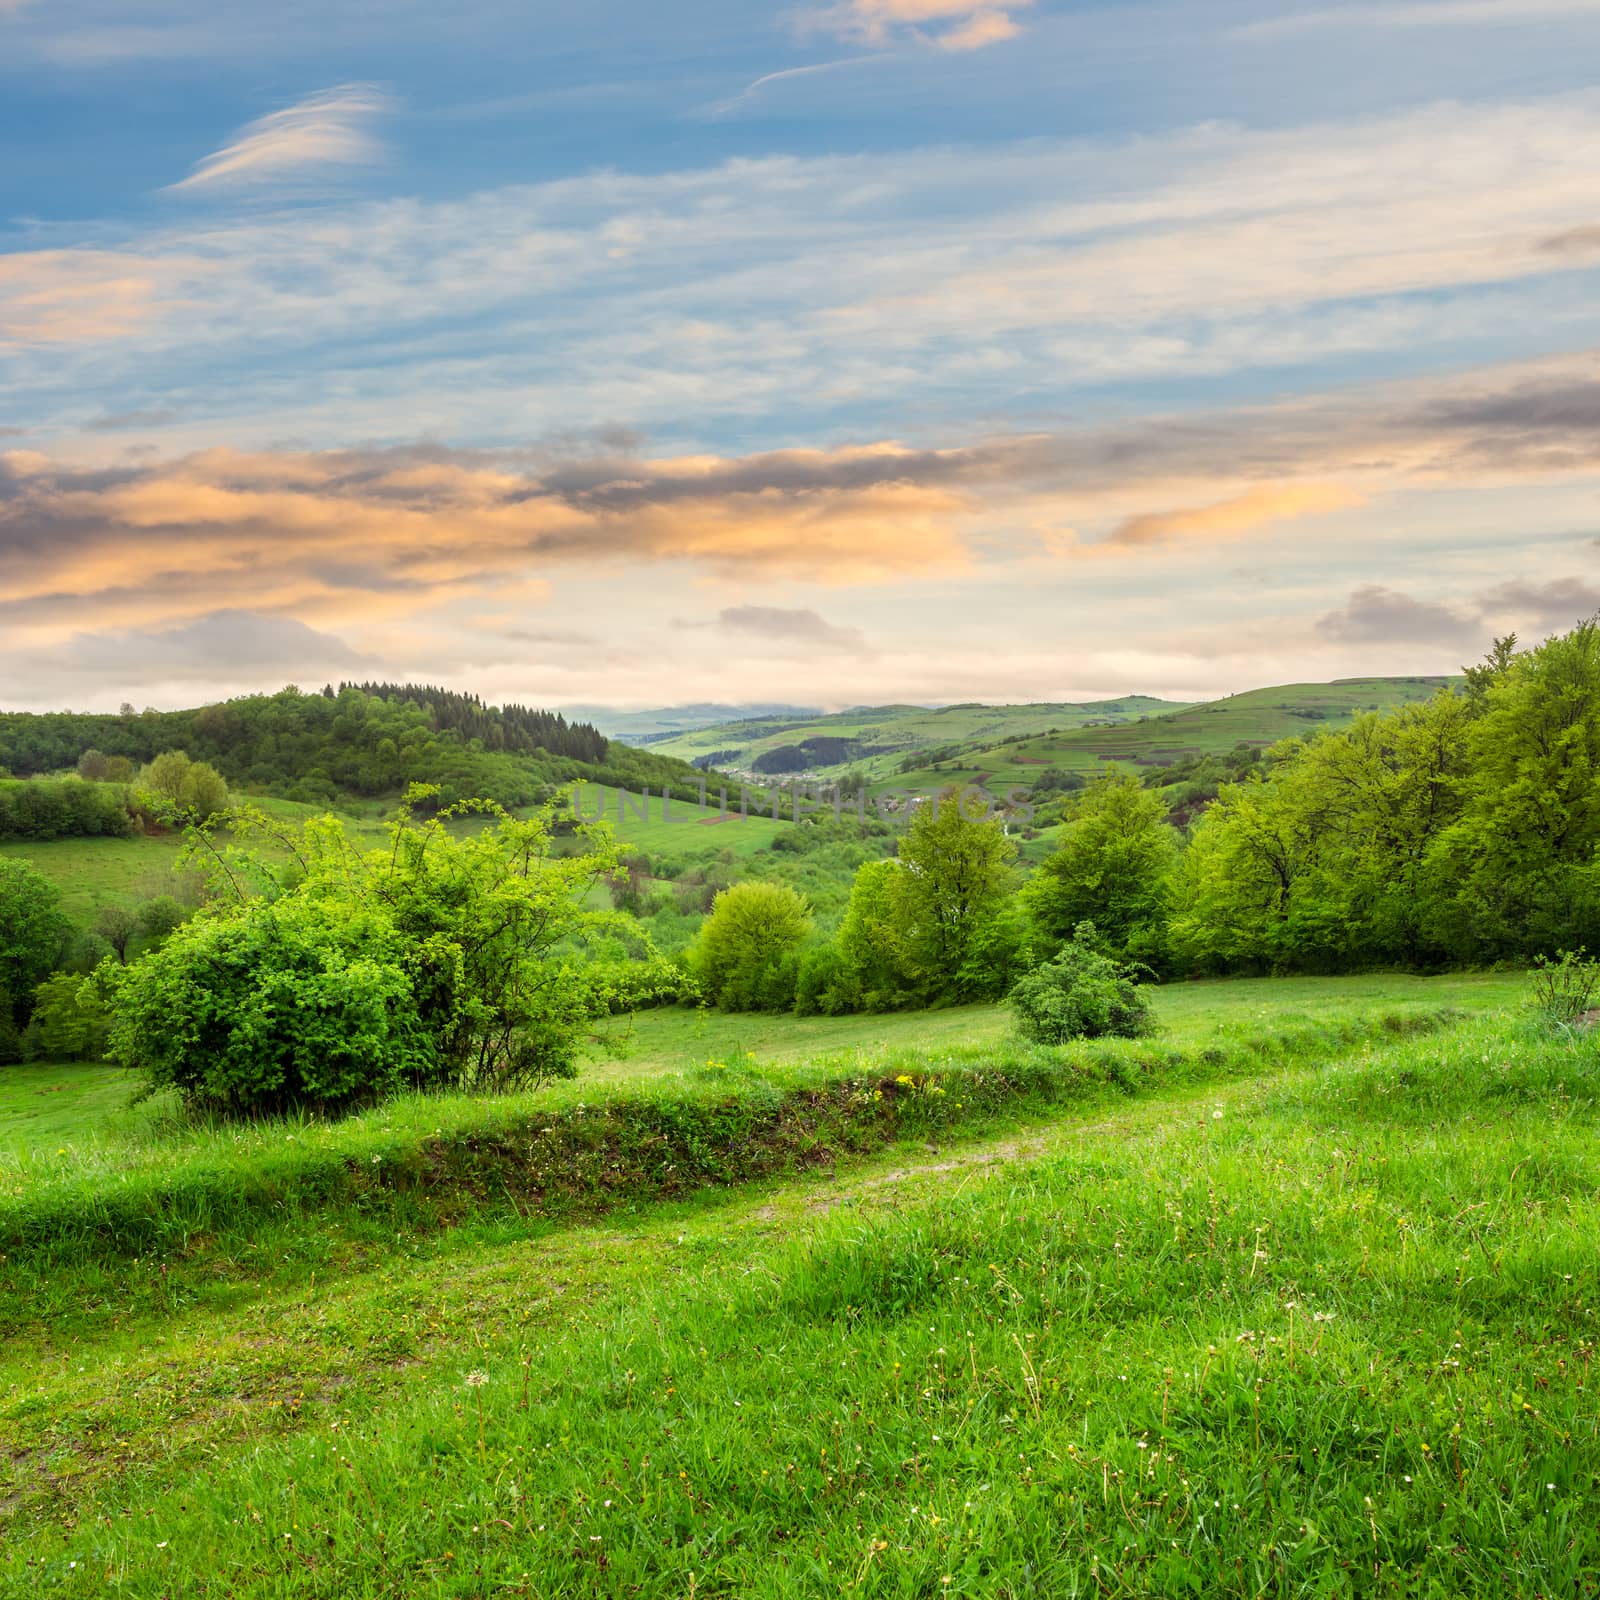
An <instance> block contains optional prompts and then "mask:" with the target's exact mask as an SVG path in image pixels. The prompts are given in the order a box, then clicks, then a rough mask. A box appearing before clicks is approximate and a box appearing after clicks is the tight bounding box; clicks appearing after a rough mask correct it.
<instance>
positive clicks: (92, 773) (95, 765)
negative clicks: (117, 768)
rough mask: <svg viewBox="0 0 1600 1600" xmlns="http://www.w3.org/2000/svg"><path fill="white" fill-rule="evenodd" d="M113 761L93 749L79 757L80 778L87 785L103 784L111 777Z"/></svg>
mask: <svg viewBox="0 0 1600 1600" xmlns="http://www.w3.org/2000/svg"><path fill="white" fill-rule="evenodd" d="M110 766H111V760H110V757H109V756H105V755H102V754H101V752H100V751H98V750H96V749H93V748H92V747H91V748H90V749H88V750H85V751H84V752H83V754H82V755H81V756H79V757H78V776H79V777H80V778H82V779H83V781H84V782H85V783H103V782H105V780H106V778H107V777H108V776H109V769H110Z"/></svg>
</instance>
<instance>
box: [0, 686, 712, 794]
mask: <svg viewBox="0 0 1600 1600" xmlns="http://www.w3.org/2000/svg"><path fill="white" fill-rule="evenodd" d="M90 750H97V751H99V752H101V753H102V754H103V755H106V756H110V757H119V756H120V757H124V758H126V759H127V760H128V761H130V762H132V763H134V764H135V765H138V764H139V763H142V762H146V761H149V760H151V759H152V758H153V757H154V756H156V755H159V754H160V753H161V752H162V751H164V750H183V751H185V752H187V753H188V754H189V755H190V756H191V757H193V758H194V759H195V760H197V761H207V762H210V763H211V765H212V766H214V767H215V768H216V769H217V770H218V771H219V772H220V773H221V774H222V775H223V777H224V778H226V779H227V780H228V783H229V785H230V786H231V787H233V788H234V789H236V790H239V791H241V792H243V793H247V794H256V795H273V796H277V797H278V798H280V799H285V800H296V801H303V802H306V803H309V804H328V803H333V802H340V801H346V800H368V799H377V798H386V797H393V796H396V795H398V794H400V793H401V792H402V791H403V790H404V789H405V787H406V786H407V785H408V784H411V783H431V784H436V785H438V786H439V789H440V791H441V797H442V799H443V800H445V801H447V802H448V801H452V800H460V799H468V798H474V797H487V798H491V799H495V800H498V801H500V802H501V803H502V804H504V805H508V806H517V805H528V804H533V803H537V802H539V801H541V800H543V799H545V798H547V797H548V796H549V794H550V793H551V792H552V791H553V790H554V789H555V788H556V787H558V786H560V785H562V784H565V783H571V782H574V781H579V780H582V781H588V782H592V783H600V784H605V785H608V786H615V787H619V788H625V789H632V790H639V789H642V788H645V787H647V786H648V787H653V788H654V789H656V790H657V791H658V792H659V791H660V790H661V789H662V788H663V787H666V788H669V789H671V790H672V791H673V792H675V793H677V794H678V795H680V796H681V797H682V798H684V799H688V798H690V797H691V796H692V795H693V794H694V793H695V786H696V785H697V784H698V782H699V779H698V775H697V774H695V773H694V772H692V771H691V770H690V769H689V768H688V767H687V766H686V765H685V764H684V763H683V762H681V761H678V760H675V759H673V758H672V757H670V756H663V755H658V754H653V753H650V752H647V751H644V750H639V749H636V748H634V747H633V746H631V745H626V744H617V743H613V742H612V741H610V740H608V739H607V738H606V737H605V736H604V735H603V734H601V733H600V731H599V730H598V729H597V728H595V727H594V726H593V725H592V724H589V723H584V722H569V721H568V720H567V719H566V718H565V717H563V716H560V715H558V714H557V713H555V712H550V711H537V710H531V709H529V708H528V707H526V706H518V705H505V706H489V705H485V704H484V703H483V702H482V701H481V700H480V699H478V697H477V696H476V695H469V694H459V693H455V692H453V691H450V690H445V689H437V688H433V687H431V686H428V685H423V684H385V683H368V684H341V685H340V686H339V687H338V689H334V688H333V686H332V685H331V684H330V685H329V686H328V687H326V688H325V689H323V690H322V691H321V692H320V693H314V694H305V693H302V692H301V691H300V690H299V689H296V688H292V687H291V688H286V689H282V690H280V691H279V692H278V693H277V694H270V695H248V696H242V697H240V698H239V699H235V700H226V701H219V702H217V703H215V704H211V705H204V706H198V707H195V708H192V709H189V710H183V711H153V710H146V711H135V710H134V709H133V708H132V707H131V706H126V707H124V708H123V710H122V711H120V712H118V713H115V714H89V713H79V712H70V711H60V712H19V711H14V712H4V711H0V769H3V770H4V771H9V772H10V773H11V774H13V775H15V776H17V777H30V776H34V775H37V774H44V773H51V772H60V771H64V770H70V769H72V768H73V767H75V766H76V765H77V763H78V761H79V760H80V758H81V757H82V756H83V755H84V754H85V753H86V752H88V751H90Z"/></svg>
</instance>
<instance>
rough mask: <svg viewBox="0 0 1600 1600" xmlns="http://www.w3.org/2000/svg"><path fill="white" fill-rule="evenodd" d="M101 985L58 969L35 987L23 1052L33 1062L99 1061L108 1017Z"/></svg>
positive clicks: (91, 979)
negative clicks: (31, 1013)
mask: <svg viewBox="0 0 1600 1600" xmlns="http://www.w3.org/2000/svg"><path fill="white" fill-rule="evenodd" d="M105 1001H106V993H105V988H104V986H103V985H102V984H101V983H99V982H98V981H97V980H96V979H94V978H92V977H91V978H87V979H86V978H84V977H83V975H82V974H81V973H75V972H57V973H54V974H52V975H51V976H50V977H48V978H46V979H45V980H44V982H43V983H41V984H40V985H39V986H38V988H37V989H35V990H34V1004H33V1017H32V1020H31V1021H30V1022H29V1023H28V1029H27V1032H26V1034H25V1035H24V1036H23V1052H24V1054H25V1055H26V1056H27V1058H28V1059H29V1060H33V1061H99V1060H102V1059H103V1058H104V1056H105V1053H106V1038H107V1030H108V1027H109V1022H110V1019H109V1017H108V1015H107V1011H106V1004H105Z"/></svg>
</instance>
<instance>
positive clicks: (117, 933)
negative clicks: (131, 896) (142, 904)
mask: <svg viewBox="0 0 1600 1600" xmlns="http://www.w3.org/2000/svg"><path fill="white" fill-rule="evenodd" d="M94 931H95V933H96V934H97V935H98V936H99V937H100V938H102V939H104V940H105V942H106V943H107V944H108V945H110V946H111V948H112V950H114V951H115V952H116V957H117V960H118V962H119V963H120V964H121V965H123V966H126V965H127V964H128V946H129V945H130V944H132V943H133V941H134V938H135V937H136V936H137V934H138V932H139V914H138V912H137V911H135V910H134V909H133V907H132V906H125V905H121V904H112V905H108V906H101V908H100V910H99V912H98V913H97V915H96V916H95V919H94Z"/></svg>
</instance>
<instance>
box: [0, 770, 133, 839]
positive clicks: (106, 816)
mask: <svg viewBox="0 0 1600 1600" xmlns="http://www.w3.org/2000/svg"><path fill="white" fill-rule="evenodd" d="M132 831H133V818H132V816H131V815H130V813H129V810H128V796H127V791H126V790H125V789H122V788H120V787H112V786H111V785H109V784H96V783H84V782H82V781H81V780H80V779H77V778H61V779H49V778H35V779H32V780H30V781H26V782H18V781H15V780H0V839H27V840H30V841H37V840H46V839H87V838H103V837H110V838H122V837H123V836H125V835H127V834H129V833H131V832H132Z"/></svg>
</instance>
